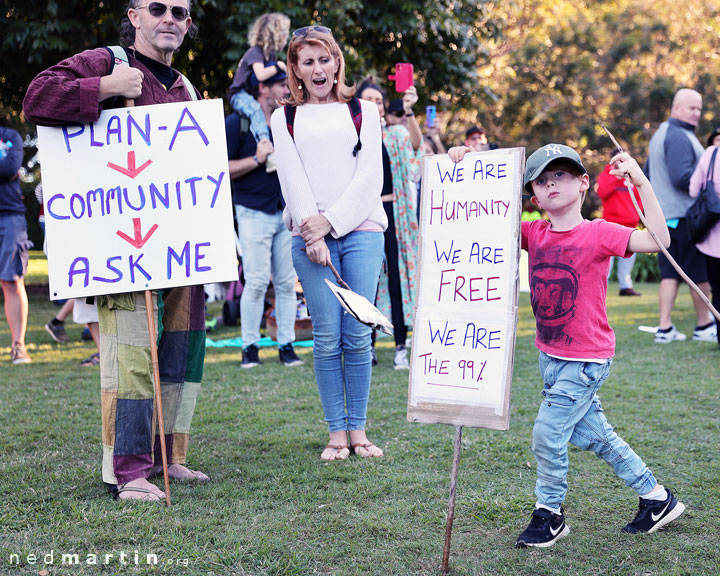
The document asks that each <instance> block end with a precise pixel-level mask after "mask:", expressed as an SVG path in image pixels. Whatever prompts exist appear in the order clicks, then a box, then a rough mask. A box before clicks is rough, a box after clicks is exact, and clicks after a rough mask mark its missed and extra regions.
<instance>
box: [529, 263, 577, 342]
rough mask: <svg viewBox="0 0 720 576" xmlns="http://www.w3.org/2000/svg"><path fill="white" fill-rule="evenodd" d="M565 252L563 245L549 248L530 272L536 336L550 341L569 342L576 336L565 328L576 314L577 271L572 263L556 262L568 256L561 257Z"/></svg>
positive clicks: (543, 340)
mask: <svg viewBox="0 0 720 576" xmlns="http://www.w3.org/2000/svg"><path fill="white" fill-rule="evenodd" d="M563 252H565V250H563V249H550V250H547V252H546V254H545V256H546V258H541V257H539V258H538V260H540V262H539V263H538V264H535V265H534V266H533V268H532V271H531V272H530V302H531V303H532V309H533V313H534V314H535V321H536V324H537V336H538V338H539V340H541V341H542V342H545V343H547V344H550V343H551V342H553V341H556V340H562V341H564V343H565V344H570V343H571V342H572V340H573V339H572V337H571V336H569V335H568V334H567V333H566V332H565V328H566V327H567V325H568V324H569V323H570V321H571V320H572V319H573V318H574V317H575V309H576V304H575V299H576V298H577V293H578V274H577V272H576V270H575V268H573V267H572V266H569V265H567V264H561V263H559V262H557V261H558V260H561V259H562V260H565V258H560V257H559V256H560V254H561V253H563ZM538 256H540V255H539V254H538ZM547 256H553V257H550V258H547Z"/></svg>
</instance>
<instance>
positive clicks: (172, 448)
mask: <svg viewBox="0 0 720 576" xmlns="http://www.w3.org/2000/svg"><path fill="white" fill-rule="evenodd" d="M97 300H98V321H99V325H100V387H101V404H102V443H103V466H102V475H103V481H104V482H106V483H108V484H125V483H126V482H130V481H131V480H135V479H137V478H147V477H148V476H149V475H150V469H151V468H152V466H153V465H154V463H155V462H157V464H158V465H160V464H161V462H162V459H161V456H160V439H159V435H158V433H157V431H156V406H155V392H154V387H153V369H152V359H151V356H150V333H149V329H148V321H147V307H146V305H145V294H144V293H143V292H136V293H131V294H116V295H110V296H101V297H98V299H97ZM152 300H153V314H154V315H155V327H156V334H155V335H154V338H156V340H157V342H158V363H159V368H160V387H161V393H162V404H163V406H162V408H163V423H164V427H165V444H166V449H167V457H168V464H171V463H176V464H185V462H186V456H187V448H188V438H189V432H190V424H191V422H192V417H193V413H194V412H195V402H196V399H197V395H198V393H199V392H200V385H201V382H202V373H203V363H204V359H205V296H204V293H203V287H202V286H188V287H182V288H171V289H169V290H164V291H160V292H153V293H152Z"/></svg>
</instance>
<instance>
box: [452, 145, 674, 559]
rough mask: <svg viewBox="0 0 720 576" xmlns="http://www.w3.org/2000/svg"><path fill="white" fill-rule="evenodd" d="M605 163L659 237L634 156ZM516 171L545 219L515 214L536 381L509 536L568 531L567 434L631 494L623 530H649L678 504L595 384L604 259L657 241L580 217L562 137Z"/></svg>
mask: <svg viewBox="0 0 720 576" xmlns="http://www.w3.org/2000/svg"><path fill="white" fill-rule="evenodd" d="M467 151H469V148H467V147H464V146H463V147H458V148H453V149H451V150H450V151H449V153H448V154H449V156H450V158H451V159H453V160H455V161H459V159H461V158H462V157H463V156H464V154H465V153H466V152H467ZM610 163H611V164H612V165H613V169H612V170H611V171H610V173H611V174H613V175H614V176H622V177H625V178H629V180H630V182H631V183H632V184H633V185H634V186H636V187H637V189H638V191H639V193H640V197H641V198H642V202H643V206H644V208H645V215H646V217H647V220H648V222H649V223H650V225H651V226H652V228H653V229H654V230H655V231H656V233H657V235H658V237H659V238H660V240H661V242H662V243H663V244H664V245H665V246H667V245H668V244H669V243H670V234H669V232H668V229H667V226H666V224H665V217H664V215H663V212H662V210H661V209H660V205H659V204H658V201H657V199H656V198H655V194H654V193H653V189H652V186H651V185H650V182H649V181H648V179H647V178H646V177H645V175H644V174H643V172H642V170H641V169H640V166H638V164H637V162H635V160H633V159H632V158H631V157H630V155H628V154H627V153H624V152H623V153H620V154H617V155H615V156H614V157H613V158H612V159H611V161H610ZM524 180H525V190H526V191H527V193H528V194H530V195H531V202H532V203H533V204H535V205H536V206H538V207H539V208H542V209H543V210H544V211H545V213H546V214H547V216H548V218H549V219H548V220H535V221H533V222H522V223H521V231H522V233H521V237H522V248H523V249H524V250H527V252H528V256H529V270H530V301H531V304H532V308H533V312H534V314H535V320H536V325H537V329H536V336H535V346H536V347H537V348H538V350H539V364H540V373H541V375H542V376H543V380H544V389H543V391H542V394H543V401H542V403H541V405H540V409H539V411H538V414H537V417H536V419H535V426H534V428H533V437H532V450H533V454H534V455H535V460H536V461H537V481H536V483H535V495H536V497H537V502H536V504H535V510H534V511H533V513H532V520H531V521H530V524H529V526H528V527H527V529H526V530H525V531H524V532H523V533H522V534H520V536H519V537H518V539H517V542H516V546H517V547H519V548H525V547H541V548H543V547H548V546H552V545H553V544H554V543H555V541H556V540H558V539H559V538H561V537H564V536H567V535H568V534H569V533H570V529H569V528H568V526H567V525H566V523H565V515H564V511H563V507H562V504H563V502H564V500H565V496H566V494H567V488H568V486H567V476H568V443H571V444H573V445H575V446H577V447H578V448H581V449H583V450H590V451H593V452H595V454H596V455H597V456H599V457H600V458H602V459H603V460H605V461H606V462H607V463H608V464H609V465H610V466H612V468H613V470H614V471H615V474H616V475H617V476H618V477H619V478H620V479H621V480H623V481H624V482H625V484H627V485H628V486H629V487H630V488H632V489H633V490H635V492H636V493H637V494H638V495H639V496H640V506H639V509H638V513H637V515H636V517H635V518H634V519H633V520H632V521H631V522H629V523H628V524H627V525H626V526H625V527H624V528H623V531H625V532H630V533H637V532H654V531H655V530H657V529H658V528H661V527H662V526H664V525H665V524H667V523H668V522H671V521H672V520H674V519H675V518H677V517H678V516H680V514H681V513H682V512H683V511H684V509H685V506H684V505H683V504H682V503H680V502H678V501H677V499H676V498H675V497H674V496H673V495H672V494H671V493H670V491H669V490H667V489H665V488H664V487H663V486H662V485H660V484H658V482H657V480H656V479H655V476H654V475H653V473H652V472H651V471H650V470H649V469H648V467H647V466H646V465H645V464H644V462H643V461H642V459H641V458H640V457H639V456H638V455H637V454H636V453H635V452H634V451H633V450H632V449H631V448H630V446H628V444H627V443H626V442H625V441H624V440H622V439H621V438H620V437H619V436H618V435H617V434H616V433H615V431H614V430H613V428H612V426H610V424H609V423H608V421H607V420H606V418H605V415H604V414H603V410H602V405H601V403H600V398H599V397H598V395H597V394H598V391H599V389H600V387H601V386H602V384H603V382H604V381H605V379H606V378H607V377H608V375H609V373H610V364H611V363H612V358H613V356H614V354H615V334H614V333H613V330H612V328H610V325H609V324H608V319H607V310H606V304H605V296H606V292H607V271H608V267H609V264H610V262H609V260H610V258H611V257H612V256H628V255H630V254H631V253H634V252H655V251H657V245H656V244H655V241H654V240H653V238H652V236H651V235H650V232H649V231H647V230H637V229H634V228H628V227H625V226H621V225H619V224H615V223H611V222H606V221H605V220H602V219H596V220H585V219H584V218H583V216H582V214H581V212H580V208H581V206H582V204H583V201H584V199H585V193H586V192H587V189H588V187H589V185H590V179H589V177H588V174H587V171H586V170H585V167H584V166H583V163H582V160H581V159H580V156H579V155H578V153H577V152H575V150H573V149H572V148H570V147H568V146H564V145H562V144H547V145H546V146H543V147H541V148H540V149H538V150H537V151H536V152H534V153H533V154H532V155H531V156H530V157H529V158H528V160H527V164H526V167H525V178H524Z"/></svg>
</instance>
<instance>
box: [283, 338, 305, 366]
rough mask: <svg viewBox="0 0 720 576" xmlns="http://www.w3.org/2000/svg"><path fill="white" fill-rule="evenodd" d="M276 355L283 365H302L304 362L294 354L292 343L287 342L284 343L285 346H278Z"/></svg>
mask: <svg viewBox="0 0 720 576" xmlns="http://www.w3.org/2000/svg"><path fill="white" fill-rule="evenodd" d="M278 355H279V356H280V362H281V363H282V364H284V365H285V366H302V365H303V364H305V362H303V361H302V360H300V358H298V355H297V354H295V350H293V345H292V344H291V343H289V342H288V343H287V344H285V346H280V347H279V348H278Z"/></svg>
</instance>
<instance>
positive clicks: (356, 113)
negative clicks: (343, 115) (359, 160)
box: [348, 96, 362, 156]
mask: <svg viewBox="0 0 720 576" xmlns="http://www.w3.org/2000/svg"><path fill="white" fill-rule="evenodd" d="M348 108H349V109H350V116H351V117H352V121H353V124H354V125H355V132H357V135H358V141H357V144H355V148H353V156H357V155H358V152H360V150H361V149H362V142H360V129H361V128H362V106H361V105H360V100H358V99H357V98H356V97H355V96H353V97H352V98H351V99H350V102H348Z"/></svg>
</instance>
